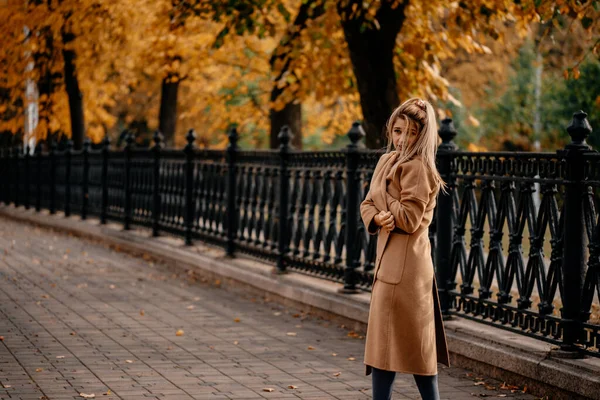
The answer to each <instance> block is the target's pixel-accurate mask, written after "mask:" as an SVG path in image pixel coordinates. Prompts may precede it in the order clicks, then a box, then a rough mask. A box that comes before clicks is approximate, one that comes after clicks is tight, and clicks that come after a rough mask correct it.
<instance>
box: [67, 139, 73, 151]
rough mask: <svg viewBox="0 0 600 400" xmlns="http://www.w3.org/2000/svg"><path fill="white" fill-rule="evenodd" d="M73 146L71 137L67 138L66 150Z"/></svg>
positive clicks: (71, 148)
mask: <svg viewBox="0 0 600 400" xmlns="http://www.w3.org/2000/svg"><path fill="white" fill-rule="evenodd" d="M73 146H74V144H73V141H72V140H71V139H69V140H67V150H68V151H71V150H73Z"/></svg>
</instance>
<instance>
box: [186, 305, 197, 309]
mask: <svg viewBox="0 0 600 400" xmlns="http://www.w3.org/2000/svg"><path fill="white" fill-rule="evenodd" d="M194 308H196V306H194V305H192V306H187V309H188V310H193V309H194Z"/></svg>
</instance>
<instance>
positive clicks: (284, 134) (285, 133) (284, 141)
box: [277, 125, 294, 148]
mask: <svg viewBox="0 0 600 400" xmlns="http://www.w3.org/2000/svg"><path fill="white" fill-rule="evenodd" d="M293 137H294V135H293V134H292V131H291V130H290V127H289V126H287V125H284V126H283V127H282V128H281V131H280V132H279V135H277V139H279V148H282V147H288V146H289V144H290V141H291V140H292V138H293Z"/></svg>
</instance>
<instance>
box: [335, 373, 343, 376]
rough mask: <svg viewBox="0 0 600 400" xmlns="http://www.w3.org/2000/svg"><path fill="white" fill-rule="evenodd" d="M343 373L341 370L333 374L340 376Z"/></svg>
mask: <svg viewBox="0 0 600 400" xmlns="http://www.w3.org/2000/svg"><path fill="white" fill-rule="evenodd" d="M341 374H342V373H341V372H336V373H335V374H333V376H340V375H341Z"/></svg>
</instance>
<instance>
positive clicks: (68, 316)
mask: <svg viewBox="0 0 600 400" xmlns="http://www.w3.org/2000/svg"><path fill="white" fill-rule="evenodd" d="M178 332H179V333H178ZM0 339H1V341H0V400H3V399H27V400H29V399H32V400H33V399H35V400H38V399H50V400H62V399H82V398H96V399H131V400H138V399H139V400H141V399H144V400H147V399H174V400H186V399H188V400H189V399H262V398H270V399H298V398H300V399H369V398H371V391H370V379H369V378H368V377H365V376H364V367H363V364H362V352H363V347H364V339H363V338H362V336H360V335H359V334H355V333H353V332H349V331H348V330H346V329H344V328H343V327H339V326H335V325H333V324H331V323H330V322H328V321H324V320H319V319H316V318H313V317H310V316H308V315H306V314H304V313H303V312H302V311H301V310H293V309H286V308H284V307H282V306H280V305H278V304H275V303H272V302H269V300H268V299H265V298H252V297H250V296H244V295H242V294H239V293H234V292H229V291H226V290H224V289H220V288H219V282H202V281H198V280H196V279H194V278H193V277H190V276H186V275H177V274H174V273H173V272H172V271H170V270H169V268H168V266H167V265H160V264H156V263H153V262H151V261H150V260H143V259H137V258H133V257H131V256H128V255H125V254H121V253H117V252H115V251H114V250H110V249H107V248H105V247H103V246H101V245H98V244H94V243H91V242H88V241H83V240H80V239H76V238H73V237H69V236H66V235H62V234H56V233H53V232H51V231H47V230H42V229H39V228H36V227H32V226H29V225H20V224H17V223H15V222H13V221H10V220H7V219H2V218H0ZM439 380H440V392H441V395H442V399H473V398H475V397H507V398H515V399H534V397H533V396H530V395H527V394H523V393H522V391H521V390H510V389H506V388H501V387H502V386H503V383H502V382H498V381H494V380H492V379H488V378H486V377H482V376H481V377H480V376H476V375H473V374H470V373H469V371H467V370H464V369H459V368H444V369H440V377H439ZM504 387H506V385H504ZM395 388H396V392H395V395H394V399H419V398H420V397H419V395H418V391H417V389H416V386H415V385H414V381H413V379H412V376H410V375H399V376H398V378H397V380H396V384H395ZM513 389H517V388H513ZM521 389H522V388H521ZM86 396H87V397H86Z"/></svg>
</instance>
